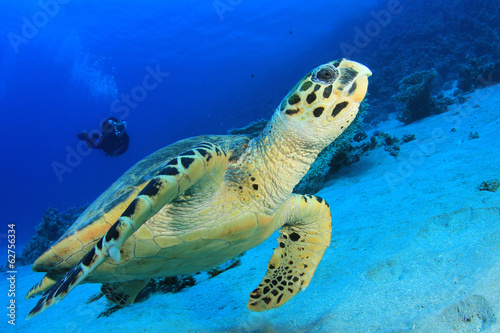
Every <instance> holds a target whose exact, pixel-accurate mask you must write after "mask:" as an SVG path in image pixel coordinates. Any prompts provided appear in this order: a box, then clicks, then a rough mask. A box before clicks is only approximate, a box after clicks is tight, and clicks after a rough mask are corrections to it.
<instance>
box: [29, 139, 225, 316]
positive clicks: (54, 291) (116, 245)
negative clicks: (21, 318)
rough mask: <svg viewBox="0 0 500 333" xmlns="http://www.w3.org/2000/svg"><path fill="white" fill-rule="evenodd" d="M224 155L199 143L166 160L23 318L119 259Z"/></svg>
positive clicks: (221, 162)
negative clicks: (141, 232) (140, 232)
mask: <svg viewBox="0 0 500 333" xmlns="http://www.w3.org/2000/svg"><path fill="white" fill-rule="evenodd" d="M227 163H228V158H227V155H226V153H225V152H224V150H222V149H221V148H220V147H219V146H218V145H216V144H213V143H208V142H203V143H200V144H199V145H197V146H196V147H195V148H193V149H190V150H188V151H186V152H184V153H182V154H180V155H179V156H177V157H176V158H174V159H172V160H170V161H169V162H168V163H167V164H166V166H165V168H164V169H163V170H161V171H160V172H159V173H158V174H157V175H156V176H155V177H153V178H152V179H151V180H150V181H149V183H148V184H147V185H146V186H145V187H144V188H143V189H142V191H141V192H139V194H138V195H137V197H136V198H135V199H134V200H133V201H132V202H131V203H130V205H129V206H128V207H127V209H125V211H124V212H123V213H122V215H121V216H120V218H118V220H117V221H116V223H115V224H113V226H111V228H109V230H108V231H107V232H106V234H105V235H104V236H103V237H102V238H101V239H100V240H99V241H98V242H97V244H96V245H95V246H94V247H93V248H92V249H91V250H90V251H89V252H88V253H87V254H86V255H85V256H84V257H83V259H82V260H81V261H80V262H79V263H78V264H76V265H75V266H74V267H73V268H72V269H71V270H69V271H68V272H67V273H66V274H65V275H64V276H63V278H62V279H61V280H59V281H58V282H57V283H56V284H55V285H54V286H52V288H50V289H49V290H47V291H46V292H45V293H44V294H43V296H42V298H41V299H40V300H39V301H38V303H37V304H36V306H35V307H34V308H33V309H32V310H31V311H30V313H29V314H28V317H27V319H30V318H32V317H33V316H35V315H37V314H39V313H40V312H42V311H44V310H45V309H47V308H48V307H50V306H52V305H54V304H56V303H59V302H60V301H61V300H62V299H63V298H64V297H65V296H66V295H67V294H68V293H69V292H70V291H71V290H73V288H75V287H76V286H77V285H78V284H80V283H81V282H82V281H83V280H85V278H86V277H87V276H89V275H90V274H91V273H92V272H93V271H95V270H96V269H97V267H99V265H101V264H102V263H103V262H104V261H106V260H107V259H108V257H111V258H112V259H113V260H114V261H115V262H117V263H119V262H120V248H121V246H122V245H123V243H125V241H126V240H127V239H128V238H129V237H130V236H131V235H132V234H133V233H134V232H136V231H137V230H138V229H139V228H140V227H141V226H142V225H143V224H144V223H145V222H146V221H147V220H148V219H149V218H151V217H152V216H153V215H155V214H156V213H157V212H158V211H159V210H160V209H161V208H162V207H163V206H164V205H165V204H167V203H169V202H170V201H172V200H174V199H175V198H176V197H177V196H179V195H181V194H183V193H184V192H185V191H186V190H187V189H189V188H190V187H191V186H193V185H195V184H196V183H197V182H198V181H199V180H200V179H203V177H204V176H205V175H207V174H209V173H212V172H217V171H223V172H225V170H226V168H227Z"/></svg>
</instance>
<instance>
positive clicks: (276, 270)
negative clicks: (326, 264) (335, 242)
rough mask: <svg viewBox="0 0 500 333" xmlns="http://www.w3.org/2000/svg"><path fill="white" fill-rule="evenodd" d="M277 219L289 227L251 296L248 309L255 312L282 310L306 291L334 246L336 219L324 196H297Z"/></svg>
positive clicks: (281, 230)
mask: <svg viewBox="0 0 500 333" xmlns="http://www.w3.org/2000/svg"><path fill="white" fill-rule="evenodd" d="M277 218H279V219H281V220H282V221H284V222H285V225H284V226H283V227H282V228H281V229H280V231H279V232H280V233H281V235H280V236H279V237H278V244H279V246H278V247H277V248H276V249H275V250H274V253H273V255H272V257H271V260H269V264H268V270H267V272H266V275H265V276H264V279H262V282H261V283H260V284H259V286H258V287H257V288H256V289H255V290H254V291H253V292H252V293H251V294H250V299H249V301H248V305H247V306H248V309H250V310H252V311H265V310H269V309H272V308H278V307H280V306H282V305H283V304H284V303H285V302H287V301H288V300H289V299H290V298H292V297H293V296H295V295H297V293H298V292H299V291H300V290H305V289H306V287H307V286H308V285H309V282H310V281H311V279H312V277H313V275H314V272H315V271H316V267H317V266H318V264H319V262H320V261H321V258H322V257H323V254H324V253H325V250H326V248H327V247H328V246H329V245H330V235H331V232H332V216H331V214H330V208H329V206H328V204H327V203H326V201H324V200H323V199H321V198H320V197H316V196H310V195H294V196H292V197H291V198H289V199H288V200H287V201H286V202H285V203H284V204H283V205H282V206H281V207H280V211H279V212H278V216H277Z"/></svg>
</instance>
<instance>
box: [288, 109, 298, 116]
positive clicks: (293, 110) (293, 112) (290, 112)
mask: <svg viewBox="0 0 500 333" xmlns="http://www.w3.org/2000/svg"><path fill="white" fill-rule="evenodd" d="M299 111H300V110H299V109H288V110H286V111H285V113H286V114H287V115H290V116H291V115H294V114H296V113H299Z"/></svg>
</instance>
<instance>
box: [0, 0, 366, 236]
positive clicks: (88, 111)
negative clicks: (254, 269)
mask: <svg viewBox="0 0 500 333" xmlns="http://www.w3.org/2000/svg"><path fill="white" fill-rule="evenodd" d="M374 3H375V1H374V0H366V1H361V2H358V3H357V4H356V5H355V6H354V5H352V4H347V3H346V2H344V1H314V2H303V1H271V2H269V1H261V0H258V1H255V0H252V1H249V0H246V1H210V0H203V1H201V0H199V1H183V2H182V3H181V2H178V1H144V0H141V1H138V0H135V1H126V2H123V1H117V0H115V1H80V0H71V1H68V0H64V1H63V0H59V1H57V2H56V1H55V0H41V1H28V0H17V1H15V2H14V1H7V0H3V1H1V3H0V34H1V35H2V36H3V38H2V39H1V42H0V105H1V107H0V133H1V134H2V139H1V140H0V147H1V149H0V152H1V155H2V159H1V160H2V161H1V163H0V175H1V180H2V190H1V191H0V202H1V210H0V219H1V220H2V221H3V222H5V223H10V222H14V223H16V225H17V229H18V233H17V242H18V244H22V243H24V242H25V241H27V240H28V239H29V238H30V237H31V236H32V235H33V233H34V228H35V226H36V225H38V223H40V219H41V216H42V215H43V213H44V211H45V209H46V208H47V207H59V208H65V207H68V206H73V205H74V206H79V205H82V204H85V203H90V202H91V201H92V200H93V199H95V198H96V197H97V196H98V195H99V194H100V193H101V192H102V191H104V190H105V189H106V188H107V187H108V186H109V185H110V184H111V183H112V182H113V181H114V180H116V179H117V178H118V177H119V176H120V175H121V174H122V173H123V172H124V171H125V170H127V169H128V168H129V167H130V166H132V165H133V164H134V163H135V162H137V161H138V160H140V159H141V158H143V157H144V156H146V155H147V154H149V153H151V152H153V151H155V150H157V149H159V148H161V147H163V146H166V145H168V144H170V143H172V142H174V141H176V140H179V139H182V138H185V137H189V136H195V135H200V134H225V133H226V131H227V130H228V129H230V128H234V127H241V126H244V125H246V124H248V123H249V122H251V121H254V120H257V119H259V118H263V117H264V118H269V117H270V115H271V114H272V112H273V109H274V108H275V107H276V106H277V105H278V103H279V102H280V100H281V99H282V98H283V96H284V95H285V94H286V93H287V91H288V89H290V88H291V87H292V86H293V85H294V84H295V83H296V81H297V80H298V79H299V78H300V77H301V76H302V75H303V74H304V73H306V72H307V71H309V70H310V69H311V68H314V67H315V66H317V65H318V64H321V63H323V62H326V61H329V60H331V59H332V58H334V57H339V56H341V51H340V49H339V42H340V41H341V40H342V39H345V38H352V33H353V32H352V31H351V35H346V34H343V35H342V34H340V35H339V34H337V33H336V30H335V29H336V27H337V26H338V24H339V22H341V21H342V20H343V19H345V18H346V17H349V16H355V15H357V13H359V12H360V11H362V10H363V9H366V8H368V7H369V6H371V5H373V4H374ZM151 71H153V72H157V75H158V76H157V77H156V81H155V80H151V79H148V81H147V83H149V87H152V86H154V89H150V90H145V89H144V83H143V80H144V79H145V77H146V76H147V75H151V74H150V72H151ZM158 73H159V74H158ZM167 73H168V74H167ZM144 92H145V94H144ZM131 93H132V94H135V95H134V96H135V98H136V99H137V103H136V102H134V101H133V100H132V102H133V103H131V104H128V105H127V103H126V100H125V99H126V97H124V96H125V95H130V94H131ZM110 115H112V116H116V117H119V118H122V119H124V120H125V121H126V122H127V124H128V127H127V132H128V133H129V135H130V138H131V141H130V148H129V150H128V151H127V153H125V154H124V155H122V156H119V157H115V158H110V157H106V156H104V155H103V154H101V153H99V152H98V151H93V152H90V153H89V152H88V151H87V150H86V149H84V147H83V146H82V145H81V144H79V140H78V139H77V138H76V136H75V135H76V134H77V133H79V132H80V131H82V130H92V129H97V128H99V123H100V121H101V120H102V119H104V118H106V117H107V116H110ZM4 228H6V227H4ZM5 233H6V231H3V230H0V235H1V234H5ZM3 240H4V238H2V239H0V241H3Z"/></svg>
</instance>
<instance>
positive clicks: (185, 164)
mask: <svg viewBox="0 0 500 333" xmlns="http://www.w3.org/2000/svg"><path fill="white" fill-rule="evenodd" d="M217 155H219V154H217ZM193 162H194V158H191V157H183V158H181V164H182V166H183V167H184V168H185V169H187V168H189V166H190V165H191V164H192V163H193Z"/></svg>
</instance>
